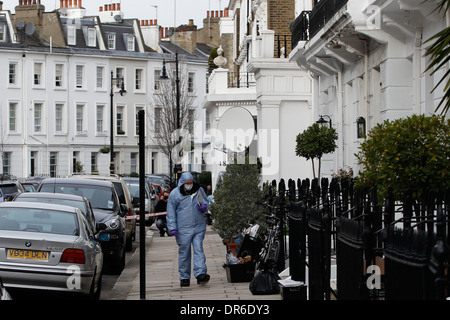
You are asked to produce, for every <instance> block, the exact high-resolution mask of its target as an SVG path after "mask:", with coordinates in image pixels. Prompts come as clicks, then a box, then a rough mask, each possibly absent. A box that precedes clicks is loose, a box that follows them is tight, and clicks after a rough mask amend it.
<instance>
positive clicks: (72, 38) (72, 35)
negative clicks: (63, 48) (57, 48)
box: [67, 26, 77, 46]
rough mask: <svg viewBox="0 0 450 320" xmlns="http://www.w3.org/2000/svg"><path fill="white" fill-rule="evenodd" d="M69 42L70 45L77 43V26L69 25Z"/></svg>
mask: <svg viewBox="0 0 450 320" xmlns="http://www.w3.org/2000/svg"><path fill="white" fill-rule="evenodd" d="M67 44H68V45H70V46H74V45H76V44H77V29H76V27H75V26H67Z"/></svg>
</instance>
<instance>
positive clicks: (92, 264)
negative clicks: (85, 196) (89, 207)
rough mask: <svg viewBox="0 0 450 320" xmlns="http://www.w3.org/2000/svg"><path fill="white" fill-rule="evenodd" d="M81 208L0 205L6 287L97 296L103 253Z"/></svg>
mask: <svg viewBox="0 0 450 320" xmlns="http://www.w3.org/2000/svg"><path fill="white" fill-rule="evenodd" d="M95 232H96V231H94V230H92V228H91V227H90V224H89V223H88V221H87V220H86V217H85V215H84V214H83V213H82V212H81V211H80V209H78V208H75V207H69V206H64V205H59V204H49V203H27V202H3V203H0V274H1V275H2V279H3V283H4V285H5V287H6V288H7V289H9V288H11V289H14V288H21V289H37V290H50V291H63V292H70V293H75V294H82V295H84V296H86V297H90V298H92V299H98V298H99V297H100V292H101V279H102V277H101V275H102V267H103V254H102V250H101V247H100V244H99V242H98V241H97V240H96V235H95Z"/></svg>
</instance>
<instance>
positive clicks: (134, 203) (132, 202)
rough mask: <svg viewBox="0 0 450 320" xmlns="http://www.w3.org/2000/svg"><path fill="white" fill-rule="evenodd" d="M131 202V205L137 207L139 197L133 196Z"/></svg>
mask: <svg viewBox="0 0 450 320" xmlns="http://www.w3.org/2000/svg"><path fill="white" fill-rule="evenodd" d="M131 204H132V205H133V207H138V206H139V197H133V198H132V199H131Z"/></svg>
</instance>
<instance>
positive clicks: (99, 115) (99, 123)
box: [97, 105, 105, 133]
mask: <svg viewBox="0 0 450 320" xmlns="http://www.w3.org/2000/svg"><path fill="white" fill-rule="evenodd" d="M104 110H105V106H103V105H98V106H97V133H103V131H104V129H103V113H104Z"/></svg>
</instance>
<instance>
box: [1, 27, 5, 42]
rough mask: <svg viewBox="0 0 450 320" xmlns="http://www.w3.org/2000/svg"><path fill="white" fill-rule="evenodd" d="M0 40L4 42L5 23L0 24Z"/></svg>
mask: <svg viewBox="0 0 450 320" xmlns="http://www.w3.org/2000/svg"><path fill="white" fill-rule="evenodd" d="M0 42H6V25H5V24H0Z"/></svg>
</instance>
